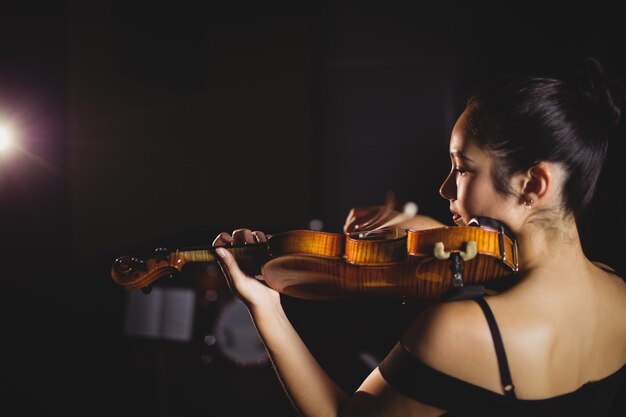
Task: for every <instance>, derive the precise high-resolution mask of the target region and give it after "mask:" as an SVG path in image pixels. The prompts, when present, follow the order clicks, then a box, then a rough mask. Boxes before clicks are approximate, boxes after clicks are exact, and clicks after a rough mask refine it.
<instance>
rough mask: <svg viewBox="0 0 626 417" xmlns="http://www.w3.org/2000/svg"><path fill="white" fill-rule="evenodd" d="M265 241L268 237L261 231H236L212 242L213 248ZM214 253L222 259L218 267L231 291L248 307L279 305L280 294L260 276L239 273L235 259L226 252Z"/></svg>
mask: <svg viewBox="0 0 626 417" xmlns="http://www.w3.org/2000/svg"><path fill="white" fill-rule="evenodd" d="M267 239H268V236H267V235H266V234H265V233H263V232H261V231H252V230H250V229H237V230H235V231H233V233H232V235H231V234H228V233H226V232H222V233H220V234H219V235H217V237H216V238H215V240H213V246H229V245H245V244H255V243H265V242H267ZM216 252H217V254H218V255H219V256H220V257H221V259H222V261H221V262H220V267H221V268H222V271H223V272H224V275H225V276H226V279H227V280H228V284H229V286H230V288H231V290H232V291H233V292H234V293H235V295H236V296H237V297H238V298H240V299H241V300H242V301H243V302H244V303H245V304H246V305H247V306H248V307H253V306H266V305H275V304H277V303H280V294H279V293H278V292H277V291H276V290H274V289H272V288H270V287H269V286H268V285H267V284H265V282H264V279H263V276H262V275H257V276H256V277H250V276H248V275H246V274H244V273H243V272H242V271H241V269H240V268H239V265H238V264H237V261H236V259H235V257H234V256H233V255H232V254H231V253H230V252H229V251H228V250H225V249H222V248H217V250H216Z"/></svg>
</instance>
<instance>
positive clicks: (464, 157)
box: [450, 152, 474, 162]
mask: <svg viewBox="0 0 626 417" xmlns="http://www.w3.org/2000/svg"><path fill="white" fill-rule="evenodd" d="M450 156H452V157H455V158H459V159H461V160H463V161H468V162H474V161H473V160H472V159H471V158H468V157H467V155H465V154H464V153H463V152H450Z"/></svg>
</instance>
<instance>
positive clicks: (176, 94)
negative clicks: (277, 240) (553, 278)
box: [0, 1, 626, 417]
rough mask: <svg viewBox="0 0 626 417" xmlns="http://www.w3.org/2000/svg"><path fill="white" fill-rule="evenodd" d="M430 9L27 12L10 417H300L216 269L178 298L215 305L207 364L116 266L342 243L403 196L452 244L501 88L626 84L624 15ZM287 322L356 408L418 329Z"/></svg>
mask: <svg viewBox="0 0 626 417" xmlns="http://www.w3.org/2000/svg"><path fill="white" fill-rule="evenodd" d="M418 3H423V2H397V1H380V2H362V1H359V2H357V1H354V2H347V1H343V2H310V3H304V2H289V3H288V2H281V3H279V2H272V1H269V2H255V3H251V2H224V3H223V4H222V3H210V2H197V3H194V2H187V1H177V2H153V3H148V2H145V3H139V2H132V3H131V2H121V1H118V2H115V1H109V2H74V1H70V2H45V3H43V2H42V3H40V2H29V1H25V2H20V3H19V4H11V5H3V10H2V24H0V121H3V120H4V121H9V122H10V123H12V124H13V125H14V126H15V127H16V129H17V130H18V131H19V135H20V138H19V139H20V147H21V148H20V149H19V150H18V151H17V152H13V153H12V154H10V155H1V156H0V237H1V239H2V241H1V242H2V252H1V253H2V259H3V262H2V264H3V266H4V268H3V271H2V278H1V287H0V288H1V291H0V320H1V321H0V323H1V330H2V338H1V341H0V344H1V347H2V349H1V351H2V356H0V360H1V365H0V370H1V372H2V374H1V378H0V389H1V393H2V398H1V401H0V413H2V414H7V413H8V412H9V410H12V411H10V415H13V416H22V415H33V413H46V415H49V416H56V415H58V416H64V417H67V416H79V415H81V416H82V415H92V416H93V415H103V416H104V415H111V414H113V415H116V416H126V415H128V416H130V415H132V416H135V417H138V416H201V415H223V416H236V415H259V414H262V415H265V414H272V415H284V416H294V415H295V413H294V411H293V410H292V408H291V405H290V404H289V402H288V400H287V398H286V397H285V395H284V394H283V392H282V390H281V388H280V385H279V383H278V381H277V379H276V378H275V376H274V374H273V371H272V369H271V368H270V367H269V366H268V365H259V366H247V367H242V366H240V365H237V364H236V363H234V362H233V361H231V360H230V359H229V358H228V357H227V356H228V355H226V354H225V352H224V351H223V350H220V349H217V348H215V346H209V345H207V344H205V343H204V336H205V335H208V334H212V333H213V331H214V329H215V326H216V325H217V323H218V322H219V319H220V313H221V311H223V309H224V308H225V306H228V305H229V303H230V302H232V301H233V299H232V297H231V296H230V293H229V291H228V289H227V288H226V287H225V286H224V284H223V281H221V280H220V279H219V278H220V277H218V276H216V275H215V274H216V273H215V271H214V270H212V269H211V268H210V266H206V268H204V266H202V268H194V269H193V270H191V269H190V270H189V271H187V272H184V273H183V274H181V275H180V276H179V277H178V278H177V279H176V280H174V281H171V280H170V281H168V282H164V283H160V282H159V283H158V284H157V285H163V286H168V285H169V286H178V287H182V288H190V289H193V290H194V292H195V293H196V294H197V302H196V305H195V313H194V328H193V338H192V340H191V341H189V342H172V341H167V340H153V339H145V338H141V337H134V336H132V335H128V334H126V333H125V332H124V326H123V323H124V317H125V314H126V308H127V295H128V294H127V292H126V290H124V289H123V288H120V287H119V286H117V285H116V284H115V283H114V282H113V281H112V280H111V277H110V268H111V265H112V262H113V261H114V260H115V259H116V258H117V257H118V256H120V255H138V254H141V253H145V252H146V251H152V250H153V249H154V248H156V247H160V246H166V247H170V248H177V247H185V246H195V245H206V244H209V243H210V242H211V241H212V240H213V238H214V237H215V235H216V234H217V233H218V232H220V231H230V230H233V229H234V228H237V227H244V226H245V227H249V228H252V229H259V230H265V231H267V232H270V233H276V232H280V231H284V230H291V229H305V228H309V226H310V222H311V221H312V220H314V219H317V220H320V221H322V222H323V225H324V230H327V231H333V232H336V231H339V230H340V227H341V225H342V223H343V220H344V218H345V216H346V215H347V213H348V211H349V209H350V208H351V207H354V206H361V205H374V204H380V203H382V201H383V200H384V196H385V194H386V193H387V192H388V191H393V192H394V193H395V195H396V196H397V198H398V202H399V203H404V202H406V201H414V202H416V203H417V204H418V205H419V208H420V212H422V213H424V214H428V215H431V216H433V217H435V218H437V219H439V220H441V221H443V222H445V223H450V220H449V215H448V214H449V213H448V205H447V203H446V202H445V201H444V200H443V199H442V198H440V197H439V195H438V187H439V185H440V183H441V181H442V180H443V179H444V177H445V176H446V175H447V172H448V169H449V159H448V155H447V146H448V138H449V132H450V130H451V128H452V125H453V123H454V120H455V118H456V117H457V115H458V114H459V113H460V111H461V108H462V104H463V98H464V97H465V94H466V93H467V91H468V90H469V88H470V87H471V86H472V85H473V83H474V82H475V81H476V80H477V79H480V78H482V77H487V76H491V75H493V74H496V73H498V72H501V71H507V70H511V69H515V68H522V69H529V68H530V69H532V68H537V69H544V68H547V69H552V68H557V67H562V66H564V65H565V66H566V65H568V63H569V62H570V60H571V59H572V58H575V57H577V56H581V55H585V54H589V53H591V54H594V55H595V56H597V57H600V58H601V59H603V60H604V62H605V64H606V65H607V68H608V69H609V70H610V71H611V72H613V73H614V74H616V75H617V76H618V77H622V78H623V76H624V75H626V69H625V67H624V64H625V55H626V54H625V53H624V52H623V51H624V44H623V43H624V40H625V39H624V36H623V32H622V28H621V26H620V24H619V23H620V22H619V16H620V13H618V12H617V10H616V9H615V7H616V6H605V5H603V4H601V3H598V2H593V3H592V4H581V5H579V6H573V5H571V4H568V5H567V6H566V7H561V6H557V5H547V4H542V3H539V2H537V3H535V2H518V3H515V4H512V5H503V4H500V2H495V1H493V2H482V3H474V2H451V1H444V2H437V3H436V4H428V5H425V4H418ZM622 139H624V138H622ZM623 147H624V145H623V141H622V142H621V143H619V142H618V143H617V144H616V148H613V149H612V151H611V154H610V156H611V161H617V163H615V166H616V167H619V164H618V163H619V162H620V161H622V162H623ZM612 163H613V162H612ZM622 178H623V172H620V170H619V169H616V168H615V169H613V170H609V171H607V174H606V175H605V178H604V182H603V184H602V186H601V187H600V190H599V195H598V199H597V201H596V203H595V206H594V210H593V211H592V213H591V216H590V218H589V223H587V224H588V226H587V227H586V228H585V229H583V236H584V239H585V240H584V242H585V247H586V250H587V252H588V254H589V256H590V257H591V258H593V259H596V260H599V261H603V262H605V263H608V264H609V265H612V266H614V267H615V268H616V269H618V270H621V271H623V270H624V266H625V265H624V259H623V256H622V255H621V254H620V247H619V246H618V245H615V244H611V243H610V242H611V240H612V239H614V238H615V236H623V233H624V231H625V227H624V214H626V211H625V210H624V196H623V191H624V189H623V184H622V183H621V182H620V180H621V179H622ZM546 255H547V256H549V254H546ZM203 268H204V269H203ZM212 271H213V272H212ZM207 291H209V292H210V293H211V294H217V299H216V300H212V299H210V298H207V296H206V294H207ZM284 303H285V306H286V309H287V311H288V313H289V314H290V317H292V319H293V321H294V325H295V326H296V327H297V329H298V330H299V331H300V332H301V334H302V336H303V338H305V340H306V341H307V342H308V343H309V344H310V345H311V349H312V350H313V352H314V354H315V355H316V356H317V357H318V358H319V360H320V362H321V363H322V365H323V366H324V367H326V369H327V370H328V371H329V372H330V373H331V375H333V376H334V377H335V378H336V379H337V380H338V382H339V383H340V384H341V385H342V386H344V387H345V388H346V389H347V390H352V389H354V388H356V386H358V384H359V382H360V380H361V379H362V378H363V377H364V376H365V375H366V374H367V373H368V372H369V365H368V362H367V361H366V360H365V359H364V357H368V355H369V356H371V357H373V358H374V359H380V358H382V355H384V353H385V352H386V350H387V349H388V348H389V347H390V346H391V345H392V344H393V343H394V342H395V340H396V338H397V337H398V335H399V332H400V331H401V330H402V328H403V326H404V325H405V324H406V323H407V322H408V320H409V319H410V317H411V316H412V315H413V314H415V312H416V311H415V309H414V308H413V307H411V306H407V305H401V304H399V303H397V302H395V301H392V302H388V301H382V300H374V301H371V302H367V303H363V302H304V301H301V300H294V299H287V298H285V299H284ZM7 415H9V414H7Z"/></svg>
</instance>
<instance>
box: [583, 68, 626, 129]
mask: <svg viewBox="0 0 626 417" xmlns="http://www.w3.org/2000/svg"><path fill="white" fill-rule="evenodd" d="M576 82H577V85H578V88H579V90H580V92H581V93H582V94H583V96H584V97H585V98H586V99H587V100H589V101H591V102H592V103H593V104H595V105H596V106H598V107H597V108H599V110H601V111H602V113H603V114H605V115H606V117H607V120H608V121H609V122H610V123H612V124H614V125H618V124H619V122H620V118H621V114H622V106H623V104H624V89H623V88H622V87H621V86H619V85H617V84H616V83H614V82H612V81H611V80H609V79H608V77H607V76H606V73H605V71H604V69H603V68H602V65H601V64H600V62H598V60H596V59H594V58H591V57H586V58H584V59H583V60H582V61H581V62H580V64H579V66H578V71H577V74H576Z"/></svg>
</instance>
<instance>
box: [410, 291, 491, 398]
mask: <svg viewBox="0 0 626 417" xmlns="http://www.w3.org/2000/svg"><path fill="white" fill-rule="evenodd" d="M402 343H403V344H404V346H405V347H406V348H407V349H408V350H409V351H411V352H412V353H413V354H414V355H415V356H416V357H417V358H418V359H419V360H421V361H422V362H424V363H425V364H426V365H428V366H430V367H432V368H434V369H437V370H439V371H441V372H444V373H446V374H448V375H451V376H454V377H456V378H459V379H463V380H465V381H467V382H470V383H473V384H476V385H479V386H482V387H484V388H488V389H495V390H497V389H498V387H499V385H498V383H497V379H496V380H494V379H493V378H492V376H493V375H494V374H493V371H494V370H493V369H490V368H491V367H490V366H489V364H491V363H492V362H493V360H492V357H493V355H494V353H493V341H492V339H491V334H490V333H489V328H488V326H487V323H486V321H485V317H484V315H483V313H482V311H481V310H480V307H479V306H478V304H477V303H476V302H474V301H472V300H464V301H453V302H447V303H439V304H436V305H433V306H430V307H428V308H427V309H426V310H425V311H424V312H423V313H422V314H420V315H419V316H418V317H417V318H416V319H415V320H414V321H413V323H411V325H410V326H409V328H408V329H407V330H406V332H405V333H404V335H403V338H402ZM495 371H496V372H497V369H495ZM495 375H497V373H496V374H495Z"/></svg>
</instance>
